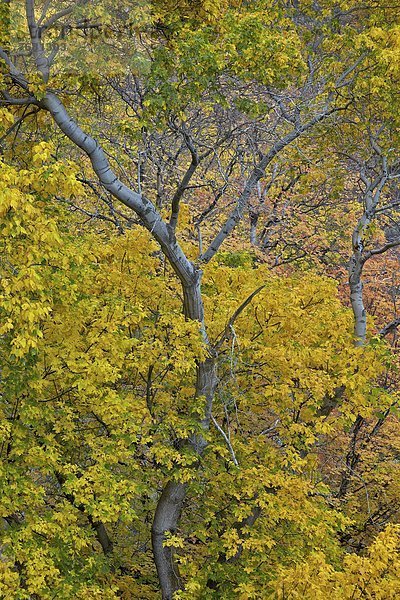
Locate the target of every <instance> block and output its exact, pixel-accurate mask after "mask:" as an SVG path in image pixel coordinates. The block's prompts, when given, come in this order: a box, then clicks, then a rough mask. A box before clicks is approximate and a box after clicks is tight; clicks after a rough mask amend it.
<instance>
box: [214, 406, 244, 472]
mask: <svg viewBox="0 0 400 600" xmlns="http://www.w3.org/2000/svg"><path fill="white" fill-rule="evenodd" d="M211 421H212V422H213V423H214V425H215V428H216V429H217V430H218V431H219V432H220V434H221V435H222V437H223V438H224V440H225V443H226V445H227V446H228V449H229V452H230V454H231V456H232V460H233V463H234V465H235V466H236V467H238V466H239V463H238V461H237V458H236V454H235V451H234V449H233V447H232V444H231V442H230V439H229V438H228V436H227V435H226V433H225V431H224V430H223V429H222V427H221V426H220V425H219V424H218V422H217V420H216V419H215V418H214V417H213V416H212V415H211Z"/></svg>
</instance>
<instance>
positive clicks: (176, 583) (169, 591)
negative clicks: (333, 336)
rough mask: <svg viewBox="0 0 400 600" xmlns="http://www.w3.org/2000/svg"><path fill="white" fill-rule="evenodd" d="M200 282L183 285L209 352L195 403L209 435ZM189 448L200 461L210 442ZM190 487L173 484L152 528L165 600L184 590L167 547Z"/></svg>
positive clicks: (210, 365) (193, 442)
mask: <svg viewBox="0 0 400 600" xmlns="http://www.w3.org/2000/svg"><path fill="white" fill-rule="evenodd" d="M196 275H197V277H196V280H195V282H194V283H193V284H192V285H189V286H186V285H183V286H182V287H183V295H184V312H185V316H186V317H187V318H188V319H190V320H195V321H198V322H199V323H200V327H201V329H202V335H203V341H204V343H205V345H206V348H207V351H208V357H207V358H206V360H205V361H203V362H201V363H199V364H198V365H197V369H196V391H195V401H196V399H197V398H198V399H200V400H201V401H203V400H204V399H205V403H206V405H205V410H204V416H203V419H202V420H201V428H202V429H203V430H204V431H206V430H208V428H209V426H210V419H211V410H212V402H213V398H214V394H215V388H216V385H217V381H218V380H217V369H216V352H215V350H214V349H213V348H212V347H211V346H210V344H209V341H208V338H207V333H206V329H205V324H204V309H203V301H202V297H201V275H202V273H201V271H197V272H196ZM185 445H187V446H190V447H192V448H193V450H194V451H195V453H196V454H197V455H198V456H199V457H200V456H201V454H202V453H203V451H204V449H205V447H206V445H207V442H206V440H205V439H204V437H203V435H202V434H201V432H200V433H198V434H196V435H192V436H191V437H190V438H189V439H188V440H183V441H182V444H181V447H182V449H184V447H185ZM186 491H187V485H186V484H183V483H181V482H179V481H175V480H170V481H168V483H167V484H166V486H165V487H164V489H163V491H162V494H161V497H160V499H159V502H158V504H157V509H156V512H155V516H154V521H153V526H152V544H153V554H154V560H155V564H156V568H157V573H158V578H159V581H160V586H161V592H162V598H163V600H171V599H172V597H173V594H174V592H176V591H177V590H179V589H181V587H182V586H181V581H180V577H179V570H178V567H177V565H176V563H175V562H174V558H173V548H171V547H164V542H165V541H166V539H167V535H168V534H169V533H172V534H173V533H175V531H176V530H177V528H178V525H179V520H180V517H181V513H182V508H183V504H184V501H185V498H186Z"/></svg>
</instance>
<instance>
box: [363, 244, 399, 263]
mask: <svg viewBox="0 0 400 600" xmlns="http://www.w3.org/2000/svg"><path fill="white" fill-rule="evenodd" d="M397 246H400V240H393V242H388V243H387V244H384V245H383V246H381V247H380V248H374V249H373V250H369V251H368V252H366V253H365V255H364V259H363V261H364V262H366V261H367V260H368V259H369V258H371V256H376V255H377V254H383V253H384V252H387V250H390V249H391V248H396V247H397Z"/></svg>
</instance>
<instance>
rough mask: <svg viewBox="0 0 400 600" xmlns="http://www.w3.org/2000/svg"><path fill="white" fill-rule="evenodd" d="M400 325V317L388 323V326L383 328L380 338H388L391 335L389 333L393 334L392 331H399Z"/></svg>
mask: <svg viewBox="0 0 400 600" xmlns="http://www.w3.org/2000/svg"><path fill="white" fill-rule="evenodd" d="M399 325H400V317H399V318H397V319H394V320H393V321H392V322H391V323H388V324H387V325H385V327H383V328H382V329H381V330H380V332H379V335H380V337H382V338H384V337H386V336H387V335H389V333H392V331H394V330H395V329H397V327H398V326H399Z"/></svg>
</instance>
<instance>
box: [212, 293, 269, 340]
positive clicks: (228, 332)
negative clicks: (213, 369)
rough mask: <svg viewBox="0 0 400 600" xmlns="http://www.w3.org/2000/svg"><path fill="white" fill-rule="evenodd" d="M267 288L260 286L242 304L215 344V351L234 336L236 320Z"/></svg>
mask: <svg viewBox="0 0 400 600" xmlns="http://www.w3.org/2000/svg"><path fill="white" fill-rule="evenodd" d="M264 288H265V285H260V287H258V288H257V289H256V290H254V292H252V293H251V294H250V295H249V296H248V297H247V298H246V300H245V301H244V302H242V304H241V305H240V306H239V307H238V308H237V309H236V310H235V312H234V313H233V315H232V316H231V318H230V319H229V321H228V323H227V325H226V327H225V329H224V331H223V333H222V334H221V336H220V338H219V339H218V340H217V341H216V342H215V344H214V349H215V350H219V349H220V348H221V346H222V344H223V343H224V342H225V341H227V340H229V339H230V338H231V336H232V327H233V325H234V323H235V321H236V319H237V318H238V317H239V315H240V314H241V313H242V312H243V311H244V309H245V308H246V307H247V306H248V305H249V304H250V302H251V301H252V300H253V298H254V297H255V296H257V294H259V293H260V292H261V290H263V289H264Z"/></svg>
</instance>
